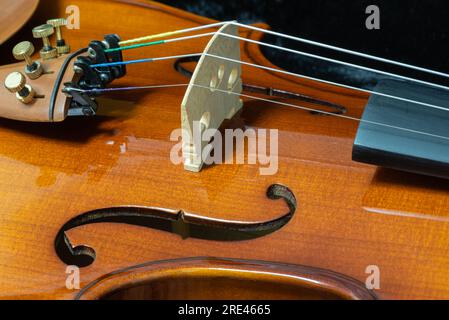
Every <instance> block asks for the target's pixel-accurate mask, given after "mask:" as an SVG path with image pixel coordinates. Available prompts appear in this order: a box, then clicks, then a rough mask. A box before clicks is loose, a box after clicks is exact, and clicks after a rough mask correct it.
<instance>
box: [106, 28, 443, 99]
mask: <svg viewBox="0 0 449 320" xmlns="http://www.w3.org/2000/svg"><path fill="white" fill-rule="evenodd" d="M213 35H219V36H222V37H227V38H231V39H236V40H240V41H243V42H249V43H254V44H258V45H261V46H265V47H269V48H272V49H277V50H281V51H285V52H290V53H294V54H297V55H302V56H305V57H309V58H314V59H318V60H323V61H327V62H331V63H336V64H340V65H344V66H347V67H353V68H357V69H360V70H364V71H369V72H373V73H377V74H382V75H385V76H389V77H393V78H397V79H400V80H405V81H410V82H415V83H419V84H423V85H428V86H430V87H435V88H438V89H443V90H449V87H447V86H444V85H440V84H436V83H432V82H428V81H423V80H419V79H415V78H410V77H406V76H402V75H399V74H395V73H391V72H386V71H382V70H378V69H374V68H369V67H364V66H361V65H358V64H353V63H349V62H345V61H341V60H337V59H332V58H327V57H324V56H320V55H315V54H311V53H307V52H303V51H298V50H294V49H290V48H284V47H282V46H278V45H274V44H270V43H266V42H261V41H257V40H252V39H248V38H243V37H239V36H235V35H231V34H227V33H222V32H218V31H216V32H209V33H202V34H197V35H193V36H187V37H181V38H173V39H166V40H158V41H152V42H146V43H141V44H136V45H130V46H125V47H118V48H112V49H107V50H105V52H106V53H108V52H115V51H126V50H131V49H136V48H142V47H150V46H154V45H159V44H167V43H171V42H177V41H185V40H191V39H195V38H201V37H207V36H213Z"/></svg>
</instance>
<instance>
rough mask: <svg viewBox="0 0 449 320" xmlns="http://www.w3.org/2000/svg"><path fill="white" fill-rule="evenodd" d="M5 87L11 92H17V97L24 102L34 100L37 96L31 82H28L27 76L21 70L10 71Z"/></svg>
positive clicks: (27, 102)
mask: <svg viewBox="0 0 449 320" xmlns="http://www.w3.org/2000/svg"><path fill="white" fill-rule="evenodd" d="M5 88H6V89H8V91H9V92H11V93H15V94H16V97H17V99H18V100H19V101H20V102H22V103H24V104H29V103H31V102H33V101H34V97H35V96H36V92H35V91H34V89H33V88H32V87H31V86H30V85H29V84H26V78H25V76H24V75H23V74H22V73H20V72H13V73H10V74H9V75H8V76H7V77H6V79H5Z"/></svg>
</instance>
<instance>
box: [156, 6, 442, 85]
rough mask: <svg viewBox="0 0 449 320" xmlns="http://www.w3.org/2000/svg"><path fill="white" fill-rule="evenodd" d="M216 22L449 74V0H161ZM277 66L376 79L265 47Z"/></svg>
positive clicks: (361, 80)
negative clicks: (371, 25) (375, 20)
mask: <svg viewBox="0 0 449 320" xmlns="http://www.w3.org/2000/svg"><path fill="white" fill-rule="evenodd" d="M160 2H163V3H166V4H169V5H172V6H175V7H178V8H181V9H184V10H188V11H191V12H194V13H197V14H200V15H203V16H207V17H210V18H214V19H216V20H231V19H237V20H239V21H240V22H243V23H253V22H266V23H268V24H269V25H270V26H271V28H272V29H273V30H275V31H279V32H284V33H287V34H291V35H296V36H300V37H303V38H307V39H311V40H315V41H319V42H324V43H328V44H332V45H337V46H340V47H344V48H348V49H352V50H356V51H362V52H365V53H369V54H373V55H378V56H381V57H385V58H389V59H394V60H399V61H401V62H405V63H409V64H414V65H418V66H422V67H426V68H431V69H436V70H439V71H443V72H447V73H449V50H448V49H449V43H448V41H449V2H448V1H447V0H425V1H424V0H421V1H418V0H408V1H405V0H377V1H364V0H353V1H350V0H298V1H293V0H290V1H289V0H266V1H263V0H227V1H219V0H162V1H160ZM370 4H375V5H377V6H378V7H379V8H380V19H381V29H380V30H368V29H367V28H366V27H365V20H366V18H367V16H368V15H367V14H366V13H365V9H366V7H367V6H368V5H370ZM265 41H267V42H271V43H276V44H280V45H282V46H288V47H291V48H295V49H299V50H303V51H307V52H311V53H318V54H323V55H326V56H328V57H332V58H339V59H343V60H345V61H348V62H354V63H359V64H363V65H366V66H369V67H374V68H378V69H382V70H385V71H391V72H398V73H401V74H404V75H407V76H413V77H418V78H420V79H423V80H431V81H435V82H439V83H443V84H448V81H445V79H444V78H443V79H441V78H435V77H429V76H426V75H425V74H422V73H417V72H409V71H408V70H406V69H403V68H393V67H391V66H389V65H386V64H382V63H373V62H371V61H368V60H366V59H359V58H354V57H352V56H348V55H344V54H336V53H335V52H330V51H326V50H317V49H316V48H313V47H310V46H306V45H302V44H300V43H298V42H290V41H285V40H284V39H275V38H273V37H270V36H267V37H266V39H265ZM264 53H265V55H266V56H267V57H268V58H269V59H270V60H271V61H272V62H274V63H275V64H276V65H278V66H281V67H284V68H286V69H289V70H291V71H294V72H298V73H303V74H307V75H311V76H326V78H328V79H329V78H330V80H335V81H341V82H344V83H348V84H355V83H358V84H360V85H362V86H363V87H372V86H373V85H374V84H375V82H376V79H378V77H376V76H374V75H372V74H366V73H365V72H359V71H355V70H348V68H343V67H340V66H337V65H330V64H329V63H320V62H318V61H316V60H310V59H308V58H303V57H298V56H295V55H292V54H283V53H281V52H279V51H274V50H270V49H269V50H264Z"/></svg>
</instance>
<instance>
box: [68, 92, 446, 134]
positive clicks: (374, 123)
mask: <svg viewBox="0 0 449 320" xmlns="http://www.w3.org/2000/svg"><path fill="white" fill-rule="evenodd" d="M188 86H192V87H197V88H202V89H207V90H211V91H213V92H215V91H217V92H220V93H225V94H231V95H237V96H239V97H243V98H248V99H252V100H257V101H262V102H268V103H272V104H278V105H281V106H285V107H292V108H295V109H300V110H303V111H309V112H314V113H321V114H324V115H329V116H334V117H338V118H342V119H346V120H352V121H356V122H360V123H367V124H371V125H375V126H380V127H387V128H390V129H395V130H400V131H405V132H409V133H414V134H419V135H424V136H428V137H432V138H439V139H444V140H448V141H449V137H446V136H441V135H437V134H433V133H429V132H424V131H419V130H414V129H410V128H404V127H399V126H395V125H389V124H386V123H382V122H377V121H371V120H365V119H360V118H357V117H352V116H348V115H343V114H338V113H333V112H328V111H324V110H320V109H314V108H310V107H305V106H300V105H297V104H291V103H287V102H281V101H275V100H271V99H266V98H261V97H256V96H252V95H247V94H243V93H238V92H233V91H227V90H222V89H218V88H213V87H210V86H203V85H199V84H193V83H179V84H167V85H149V86H138V87H119V88H105V89H89V90H84V89H79V88H72V89H71V90H74V91H78V92H82V93H92V94H99V93H108V92H124V91H138V90H150V89H160V88H176V87H188Z"/></svg>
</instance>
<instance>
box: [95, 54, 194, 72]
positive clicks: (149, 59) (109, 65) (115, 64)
mask: <svg viewBox="0 0 449 320" xmlns="http://www.w3.org/2000/svg"><path fill="white" fill-rule="evenodd" d="M201 55H202V53H189V54H181V55H176V56H165V57H156V58H145V59H137V60H129V61H120V62H108V63H97V64H92V65H90V67H91V68H102V67H113V66H125V65H130V64H137V63H145V62H155V61H163V60H171V59H182V58H193V57H200V56H201Z"/></svg>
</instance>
